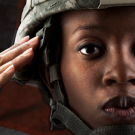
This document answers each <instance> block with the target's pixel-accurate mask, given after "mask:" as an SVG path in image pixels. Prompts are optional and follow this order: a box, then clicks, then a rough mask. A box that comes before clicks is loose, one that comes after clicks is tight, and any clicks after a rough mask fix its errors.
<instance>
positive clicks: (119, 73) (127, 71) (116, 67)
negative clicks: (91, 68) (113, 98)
mask: <svg viewBox="0 0 135 135" xmlns="http://www.w3.org/2000/svg"><path fill="white" fill-rule="evenodd" d="M106 63H107V64H106V68H105V72H104V75H103V79H102V82H103V84H104V85H111V84H114V83H119V84H120V83H121V84H122V83H127V82H130V83H132V84H133V83H134V84H135V59H134V60H133V58H131V57H130V56H128V55H126V54H124V55H121V54H117V55H115V56H114V55H113V56H111V57H110V58H109V59H108V62H106Z"/></svg>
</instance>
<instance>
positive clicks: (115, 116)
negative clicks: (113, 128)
mask: <svg viewBox="0 0 135 135" xmlns="http://www.w3.org/2000/svg"><path fill="white" fill-rule="evenodd" d="M62 18H63V20H62V56H61V73H62V78H63V83H64V87H65V91H66V93H67V97H68V102H69V106H70V109H71V110H72V111H73V112H75V113H76V114H77V115H78V116H79V117H80V118H81V119H82V120H83V121H85V123H87V124H88V125H89V126H90V127H92V128H98V127H102V126H107V125H121V124H135V7H121V8H109V9H102V10H82V11H81V10H80V11H68V12H67V13H64V14H63V16H62Z"/></svg>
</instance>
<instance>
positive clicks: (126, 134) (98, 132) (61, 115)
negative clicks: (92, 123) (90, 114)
mask: <svg viewBox="0 0 135 135" xmlns="http://www.w3.org/2000/svg"><path fill="white" fill-rule="evenodd" d="M51 102H52V101H51ZM51 107H52V109H53V110H54V109H55V110H54V113H53V114H52V115H51V119H52V121H53V120H54V123H55V121H57V124H55V126H57V127H61V129H62V127H63V126H62V124H63V125H64V126H65V127H66V128H67V129H69V130H70V131H72V132H73V133H74V134H75V135H135V125H121V126H107V127H103V128H98V129H94V130H92V129H90V128H88V127H87V126H86V125H85V124H84V123H83V122H82V121H81V120H80V119H79V118H78V117H77V116H76V115H75V114H74V113H73V112H71V111H70V110H69V109H68V108H67V107H65V106H64V105H61V104H60V103H59V102H57V103H56V104H52V105H51Z"/></svg>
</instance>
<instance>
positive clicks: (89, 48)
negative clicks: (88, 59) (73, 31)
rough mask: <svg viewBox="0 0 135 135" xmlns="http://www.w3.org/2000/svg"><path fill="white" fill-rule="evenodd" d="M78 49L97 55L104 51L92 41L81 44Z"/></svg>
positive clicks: (84, 52) (83, 52)
mask: <svg viewBox="0 0 135 135" xmlns="http://www.w3.org/2000/svg"><path fill="white" fill-rule="evenodd" d="M78 49H79V51H80V52H81V53H82V54H84V55H96V54H101V53H103V52H104V50H103V48H102V47H99V45H95V44H91V43H88V44H84V45H81V46H79V48H78Z"/></svg>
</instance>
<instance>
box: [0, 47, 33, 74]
mask: <svg viewBox="0 0 135 135" xmlns="http://www.w3.org/2000/svg"><path fill="white" fill-rule="evenodd" d="M33 57H34V51H33V49H32V48H30V49H28V50H26V51H25V52H24V53H23V54H21V55H19V56H18V57H16V58H15V59H14V60H12V61H10V62H8V63H6V64H4V65H2V66H1V67H0V74H1V73H2V72H4V71H5V70H6V69H7V68H8V67H9V66H10V65H14V67H15V71H17V70H18V69H20V68H22V67H23V66H25V65H26V64H28V63H29V62H31V61H32V59H33Z"/></svg>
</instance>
